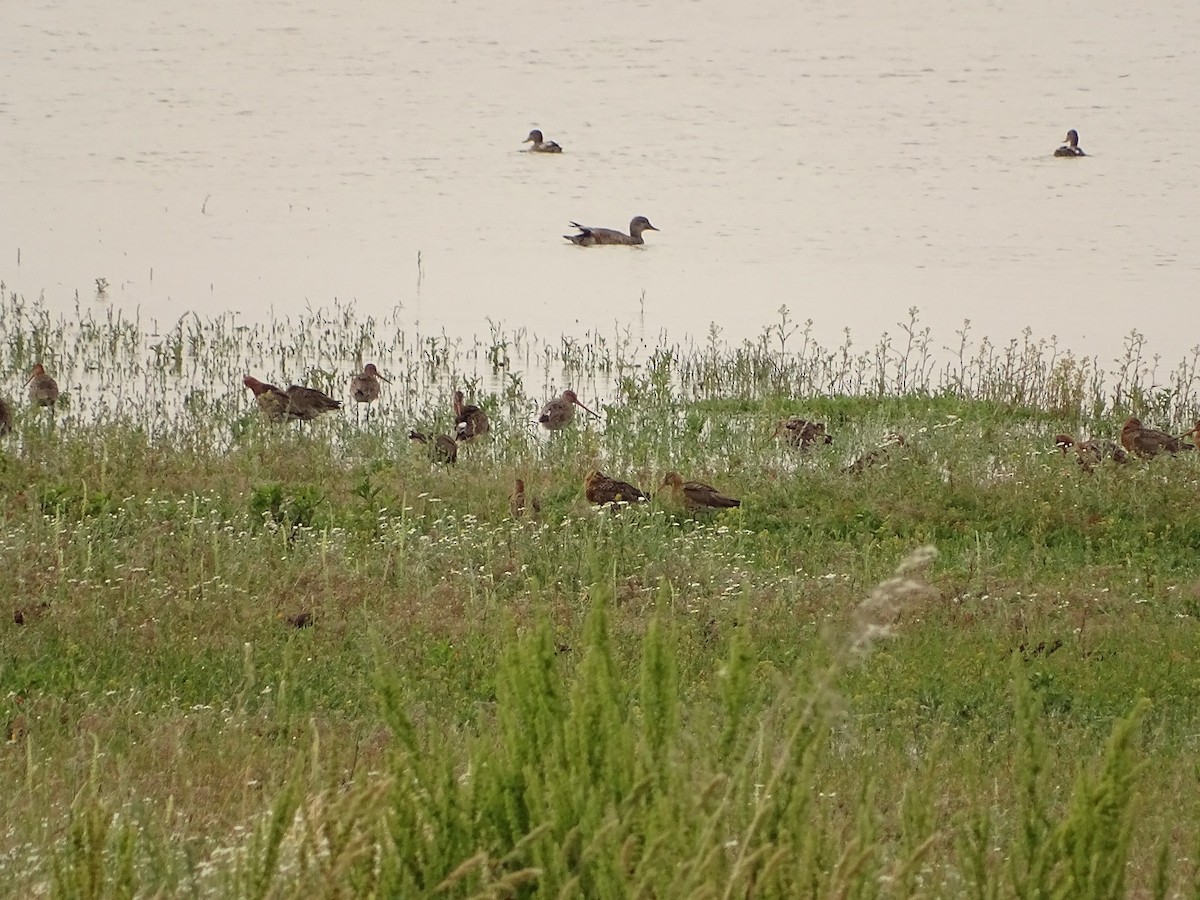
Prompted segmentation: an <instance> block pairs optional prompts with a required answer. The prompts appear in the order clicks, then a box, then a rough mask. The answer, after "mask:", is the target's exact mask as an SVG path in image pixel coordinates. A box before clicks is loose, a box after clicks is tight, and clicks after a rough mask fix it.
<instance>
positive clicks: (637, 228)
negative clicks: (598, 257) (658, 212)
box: [563, 216, 658, 247]
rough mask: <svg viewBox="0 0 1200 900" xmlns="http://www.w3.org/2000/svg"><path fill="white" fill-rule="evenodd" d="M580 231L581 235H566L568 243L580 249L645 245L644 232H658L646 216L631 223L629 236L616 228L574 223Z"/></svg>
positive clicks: (638, 217) (636, 217)
mask: <svg viewBox="0 0 1200 900" xmlns="http://www.w3.org/2000/svg"><path fill="white" fill-rule="evenodd" d="M571 224H572V225H574V226H575V227H576V228H578V229H579V234H564V235H563V237H565V238H566V239H567V240H568V241H570V242H571V243H572V244H577V245H579V246H580V247H594V246H595V245H596V244H644V243H646V242H645V241H643V240H642V232H643V231H658V229H657V228H655V227H654V226H653V225H651V224H650V220H649V219H647V218H646V217H645V216H635V217H634V219H633V221H632V222H630V223H629V234H625V232H623V231H617V230H616V229H615V228H592V227H591V226H590V225H580V224H579V223H578V222H572V223H571Z"/></svg>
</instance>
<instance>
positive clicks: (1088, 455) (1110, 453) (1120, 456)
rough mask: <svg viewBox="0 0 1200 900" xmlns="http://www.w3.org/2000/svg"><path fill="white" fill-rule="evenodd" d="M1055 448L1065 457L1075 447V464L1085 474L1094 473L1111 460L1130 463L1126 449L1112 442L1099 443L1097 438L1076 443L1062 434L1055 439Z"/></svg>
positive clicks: (1068, 436) (1067, 435)
mask: <svg viewBox="0 0 1200 900" xmlns="http://www.w3.org/2000/svg"><path fill="white" fill-rule="evenodd" d="M1054 446H1056V447H1058V449H1060V450H1061V451H1062V452H1063V454H1064V455H1065V454H1066V453H1067V451H1068V450H1070V449H1071V448H1072V447H1074V448H1075V462H1077V463H1078V464H1079V466H1080V468H1082V469H1083V470H1084V471H1085V472H1090V471H1092V469H1094V468H1096V466H1098V465H1100V463H1102V462H1104V460H1106V459H1111V460H1112V461H1113V462H1115V463H1125V462H1128V461H1129V454H1127V453H1126V452H1125V449H1124V448H1123V447H1121V446H1120V445H1119V444H1115V443H1113V442H1112V441H1099V440H1096V439H1095V438H1093V439H1092V440H1090V441H1076V440H1075V438H1073V437H1071V435H1069V434H1060V435H1058V436H1056V437H1055V438H1054Z"/></svg>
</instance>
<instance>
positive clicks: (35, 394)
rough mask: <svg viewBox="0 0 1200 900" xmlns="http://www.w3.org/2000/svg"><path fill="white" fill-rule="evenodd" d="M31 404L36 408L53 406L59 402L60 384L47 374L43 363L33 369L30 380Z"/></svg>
mask: <svg viewBox="0 0 1200 900" xmlns="http://www.w3.org/2000/svg"><path fill="white" fill-rule="evenodd" d="M25 383H26V384H27V385H29V402H30V403H33V404H34V405H36V406H53V405H54V404H55V403H57V402H58V382H57V381H55V380H54V379H53V378H51V377H50V376H49V375H47V374H46V368H45V366H43V365H42V364H41V363H38V364H37V365H36V366H34V367H33V370H32V371H31V372H30V373H29V378H28V379H27V380H26V381H25Z"/></svg>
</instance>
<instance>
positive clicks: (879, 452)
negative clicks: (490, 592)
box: [846, 432, 905, 475]
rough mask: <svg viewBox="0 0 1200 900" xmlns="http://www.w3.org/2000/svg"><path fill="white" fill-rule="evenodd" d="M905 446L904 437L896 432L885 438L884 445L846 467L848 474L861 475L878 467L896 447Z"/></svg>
mask: <svg viewBox="0 0 1200 900" xmlns="http://www.w3.org/2000/svg"><path fill="white" fill-rule="evenodd" d="M904 445H905V441H904V435H902V434H896V433H895V432H893V433H891V434H888V435H886V436H885V437H884V439H883V443H882V444H880V445H879V446H878V447H876V448H875V449H874V450H871V451H869V452H867V453H864V454H863V455H862V456H860V457H859V458H858V459H856V460H854V462H852V463H850V465H848V466H846V472H847V473H849V474H850V475H861V474H862V473H863V472H865V471H866V470H867V469H869V468H871V466H875V465H878V464H879V463H881V462H883V461H884V459H886V458H887V455H888V454H889V453H890V452H891V451H892V449H893V448H894V447H903V446H904Z"/></svg>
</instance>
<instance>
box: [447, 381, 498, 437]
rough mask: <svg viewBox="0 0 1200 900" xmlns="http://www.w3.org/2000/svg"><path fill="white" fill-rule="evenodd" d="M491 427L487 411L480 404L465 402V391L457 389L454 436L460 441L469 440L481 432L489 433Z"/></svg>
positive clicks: (455, 395)
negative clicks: (474, 404) (473, 404)
mask: <svg viewBox="0 0 1200 900" xmlns="http://www.w3.org/2000/svg"><path fill="white" fill-rule="evenodd" d="M490 428H491V425H490V424H489V423H488V417H487V413H485V412H484V411H483V410H482V409H480V408H479V407H478V406H472V405H471V404H469V403H463V392H462V391H455V392H454V436H455V437H457V438H458V439H459V440H460V441H469V440H471V438H475V437H479V436H480V435H481V434H487V433H488V429H490Z"/></svg>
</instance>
